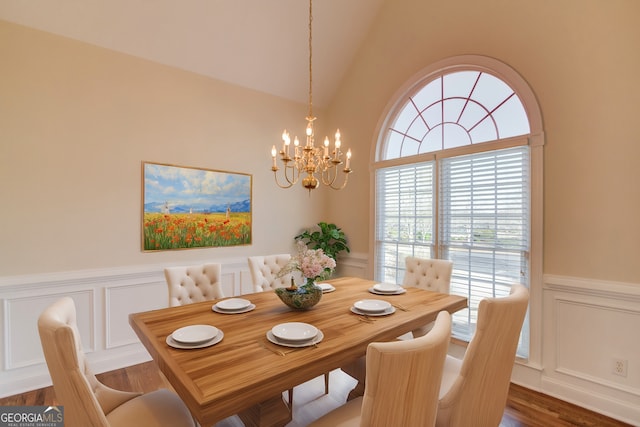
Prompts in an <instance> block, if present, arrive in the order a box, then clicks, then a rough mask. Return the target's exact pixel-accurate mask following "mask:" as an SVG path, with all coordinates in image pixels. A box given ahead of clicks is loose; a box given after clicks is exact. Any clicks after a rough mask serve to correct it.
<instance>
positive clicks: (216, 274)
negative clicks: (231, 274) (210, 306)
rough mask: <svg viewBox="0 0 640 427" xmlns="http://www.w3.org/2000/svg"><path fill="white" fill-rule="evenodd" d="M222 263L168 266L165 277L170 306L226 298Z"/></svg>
mask: <svg viewBox="0 0 640 427" xmlns="http://www.w3.org/2000/svg"><path fill="white" fill-rule="evenodd" d="M221 270H222V267H221V265H220V264H213V263H212V264H201V265H192V266H188V267H167V268H165V269H164V277H165V279H166V280H167V286H168V287H169V307H175V306H178V305H184V304H190V303H192V302H200V301H207V300H212V299H218V298H224V293H223V292H222V285H221V283H220V281H221Z"/></svg>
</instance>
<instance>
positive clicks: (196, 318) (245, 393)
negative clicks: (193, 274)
mask: <svg viewBox="0 0 640 427" xmlns="http://www.w3.org/2000/svg"><path fill="white" fill-rule="evenodd" d="M327 282H328V283H330V284H332V285H333V286H334V287H335V291H332V292H330V293H325V294H323V296H322V299H321V300H320V302H319V303H318V304H316V305H315V306H314V307H312V308H310V309H308V310H303V311H298V310H294V309H291V308H289V307H288V306H286V305H285V304H283V303H282V302H281V301H280V299H279V298H278V296H277V295H276V293H275V292H260V293H254V294H247V295H242V296H241V298H244V299H247V300H249V301H251V303H252V304H254V305H255V309H253V310H251V311H248V312H245V313H239V314H226V313H218V312H215V311H213V309H212V308H213V306H214V305H215V304H216V302H217V301H216V300H214V301H205V302H199V303H193V304H187V305H183V306H178V307H170V308H165V309H160V310H153V311H147V312H142V313H133V314H131V315H130V316H129V323H130V325H131V327H132V328H133V330H134V331H135V333H136V334H137V335H138V337H139V338H140V341H141V342H142V344H143V345H144V346H145V347H146V349H147V350H148V352H149V353H150V355H151V357H152V358H153V359H154V360H155V362H156V363H157V365H158V367H159V369H160V370H161V371H162V373H163V374H164V376H165V377H166V378H167V379H168V381H169V382H170V383H171V386H172V387H173V388H174V390H175V391H176V392H177V393H178V395H179V396H180V397H181V398H182V399H183V401H184V402H185V403H186V405H187V407H188V408H189V410H190V411H191V413H192V414H193V415H194V417H195V418H196V419H197V420H198V422H199V423H200V425H202V426H203V427H204V426H211V425H213V424H215V423H216V422H218V421H220V420H222V419H224V418H227V417H229V416H231V415H234V414H238V415H239V416H240V418H241V419H242V421H243V422H244V423H245V425H247V426H283V425H285V424H286V423H288V422H289V421H290V420H291V408H290V407H289V405H288V404H287V402H286V401H285V400H284V398H283V395H282V393H283V392H284V391H286V390H289V389H291V388H293V387H294V386H296V385H299V384H301V383H303V382H306V381H308V380H310V379H312V378H315V377H317V376H320V375H323V374H324V373H326V372H330V371H331V370H333V369H336V368H339V367H341V366H344V365H346V364H349V363H351V362H354V361H355V360H357V359H358V358H359V357H361V356H363V355H365V354H366V350H367V346H368V344H369V343H371V342H374V341H391V340H394V339H396V338H397V337H399V336H401V335H402V334H404V333H406V332H409V331H411V330H413V329H415V328H417V327H419V326H422V325H424V324H426V323H429V322H431V321H433V320H435V318H436V316H437V314H438V313H439V312H440V311H442V310H446V311H448V312H450V313H453V312H455V311H458V310H460V309H463V308H465V307H467V299H466V298H465V297H461V296H456V295H449V294H441V293H436V292H429V291H425V290H421V289H418V288H406V293H403V294H401V295H374V294H372V293H370V292H369V289H371V288H372V286H373V285H374V284H375V283H377V282H375V281H372V280H366V279H361V278H355V277H343V278H337V279H333V280H329V281H327ZM363 299H378V300H384V301H387V302H389V303H391V304H392V306H393V307H394V309H395V311H394V312H393V313H391V314H388V315H384V316H362V315H359V314H355V313H353V312H352V311H351V308H352V306H353V304H354V303H355V302H356V301H359V300H363ZM286 322H303V323H307V324H310V325H313V326H315V327H316V328H318V330H320V331H321V332H322V334H324V337H323V339H322V341H321V342H319V343H317V344H316V345H310V346H307V347H301V348H289V347H283V346H280V345H276V344H273V343H272V342H271V341H269V340H268V339H267V336H266V334H267V332H268V331H270V330H271V328H272V327H274V326H276V325H278V324H281V323H286ZM190 325H212V326H215V327H216V328H218V329H219V330H221V331H222V332H223V334H224V337H223V339H222V340H221V341H220V342H219V343H217V344H215V345H212V346H209V347H205V348H198V349H177V348H173V347H170V346H169V345H168V344H167V337H168V336H169V335H171V334H172V333H173V331H175V330H177V329H178V328H181V327H184V326H190Z"/></svg>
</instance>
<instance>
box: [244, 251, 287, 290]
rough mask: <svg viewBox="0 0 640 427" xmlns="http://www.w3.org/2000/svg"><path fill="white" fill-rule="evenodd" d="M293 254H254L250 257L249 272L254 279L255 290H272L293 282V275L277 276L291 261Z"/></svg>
mask: <svg viewBox="0 0 640 427" xmlns="http://www.w3.org/2000/svg"><path fill="white" fill-rule="evenodd" d="M289 260H291V255H289V254H276V255H265V256H252V257H249V258H248V262H249V272H250V273H251V280H252V281H253V290H254V292H263V291H270V290H273V289H275V288H286V287H287V286H289V285H290V284H291V275H290V274H287V275H285V276H283V277H276V275H277V274H278V272H279V271H280V270H281V269H282V268H283V267H284V266H286V265H287V264H288V263H289Z"/></svg>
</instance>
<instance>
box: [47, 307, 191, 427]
mask: <svg viewBox="0 0 640 427" xmlns="http://www.w3.org/2000/svg"><path fill="white" fill-rule="evenodd" d="M38 331H39V333H40V341H41V342H42V349H43V351H44V357H45V360H46V361H47V367H48V368H49V373H50V374H51V379H52V380H53V389H54V392H55V395H56V399H57V400H58V401H59V403H60V404H61V405H64V417H65V426H67V427H87V426H91V427H117V426H122V427H129V426H136V427H160V426H174V427H187V426H188V427H193V426H195V425H196V424H195V421H194V419H193V417H192V416H191V414H190V413H189V410H188V409H187V407H186V406H185V404H184V403H183V402H182V400H180V398H179V397H178V395H176V394H175V393H173V392H171V391H169V390H166V389H160V390H156V391H154V392H151V393H147V394H142V393H135V392H125V391H119V390H114V389H112V388H109V387H107V386H105V385H104V384H102V383H100V382H99V381H98V380H97V379H96V377H95V375H94V374H93V373H92V372H91V370H90V369H89V367H88V365H87V361H86V359H85V355H84V352H83V351H82V344H81V343H80V335H79V333H78V327H77V324H76V308H75V305H74V303H73V300H72V299H71V298H69V297H65V298H62V299H60V300H58V301H56V302H54V303H53V304H51V305H50V306H49V307H47V308H46V309H45V311H43V312H42V314H41V315H40V317H39V318H38Z"/></svg>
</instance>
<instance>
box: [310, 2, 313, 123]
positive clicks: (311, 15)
mask: <svg viewBox="0 0 640 427" xmlns="http://www.w3.org/2000/svg"><path fill="white" fill-rule="evenodd" d="M312 3H313V0H309V117H313V67H312V60H313V35H312V34H313V25H312V23H313V4H312Z"/></svg>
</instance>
